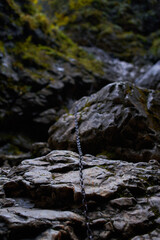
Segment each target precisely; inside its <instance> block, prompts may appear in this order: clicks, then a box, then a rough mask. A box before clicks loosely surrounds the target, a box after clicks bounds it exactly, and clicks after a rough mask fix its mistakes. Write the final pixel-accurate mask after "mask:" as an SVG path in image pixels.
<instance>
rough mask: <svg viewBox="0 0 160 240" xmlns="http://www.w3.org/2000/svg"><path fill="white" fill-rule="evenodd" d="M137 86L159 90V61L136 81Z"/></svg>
mask: <svg viewBox="0 0 160 240" xmlns="http://www.w3.org/2000/svg"><path fill="white" fill-rule="evenodd" d="M136 84H137V85H138V86H141V87H144V88H151V89H157V90H160V61H158V62H157V63H156V64H155V65H154V66H153V67H152V68H151V69H150V70H149V71H147V72H146V73H145V74H144V75H143V76H141V77H140V78H138V79H137V80H136Z"/></svg>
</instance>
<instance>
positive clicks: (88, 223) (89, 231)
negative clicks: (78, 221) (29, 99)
mask: <svg viewBox="0 0 160 240" xmlns="http://www.w3.org/2000/svg"><path fill="white" fill-rule="evenodd" d="M77 111H78V110H77V106H75V112H74V116H75V130H76V141H77V149H78V153H79V176H80V186H81V194H82V204H83V208H84V212H83V214H84V216H85V223H86V228H87V237H88V239H89V240H93V236H92V231H91V228H90V222H89V217H88V205H87V200H86V192H85V186H84V177H83V153H82V148H81V142H80V136H79V127H78V120H77Z"/></svg>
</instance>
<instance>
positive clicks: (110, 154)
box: [97, 150, 117, 159]
mask: <svg viewBox="0 0 160 240" xmlns="http://www.w3.org/2000/svg"><path fill="white" fill-rule="evenodd" d="M100 155H104V156H106V157H107V158H108V159H117V157H116V154H115V152H112V151H107V150H105V151H102V152H101V153H99V154H98V155H97V157H98V156H100Z"/></svg>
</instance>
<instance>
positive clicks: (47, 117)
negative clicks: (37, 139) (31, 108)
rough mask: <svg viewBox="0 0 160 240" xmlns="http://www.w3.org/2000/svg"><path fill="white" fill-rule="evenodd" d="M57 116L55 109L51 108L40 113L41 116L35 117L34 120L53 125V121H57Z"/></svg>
mask: <svg viewBox="0 0 160 240" xmlns="http://www.w3.org/2000/svg"><path fill="white" fill-rule="evenodd" d="M56 116H57V115H56V111H55V109H53V108H51V109H48V110H46V111H44V112H42V113H40V114H39V116H36V118H34V119H33V121H34V122H37V123H44V124H48V125H51V124H52V123H53V122H55V120H56Z"/></svg>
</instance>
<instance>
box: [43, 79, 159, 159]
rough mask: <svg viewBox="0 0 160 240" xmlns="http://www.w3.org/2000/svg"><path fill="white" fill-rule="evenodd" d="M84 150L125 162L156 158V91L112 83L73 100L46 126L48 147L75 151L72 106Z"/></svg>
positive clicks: (157, 140) (157, 122)
mask: <svg viewBox="0 0 160 240" xmlns="http://www.w3.org/2000/svg"><path fill="white" fill-rule="evenodd" d="M75 106H77V108H78V114H77V117H78V121H79V132H80V139H81V144H82V149H83V152H84V153H90V154H93V155H96V154H103V155H104V154H106V156H108V157H109V158H112V159H123V160H127V161H133V162H138V161H148V160H150V159H153V158H154V159H157V160H160V92H159V91H154V90H147V89H143V88H138V87H136V86H135V85H133V84H131V83H127V82H124V83H113V84H109V85H107V86H105V87H104V88H102V89H101V90H100V91H99V92H97V93H95V94H93V95H91V96H89V97H83V98H81V99H80V100H79V101H77V102H76V103H75V104H74V105H73V107H72V109H71V110H70V112H69V113H66V114H64V115H62V116H61V117H60V119H59V120H58V121H57V122H56V123H55V124H54V125H53V126H51V127H50V129H49V135H50V137H49V140H48V142H49V145H50V148H51V149H70V150H76V134H75V123H74V109H75Z"/></svg>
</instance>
